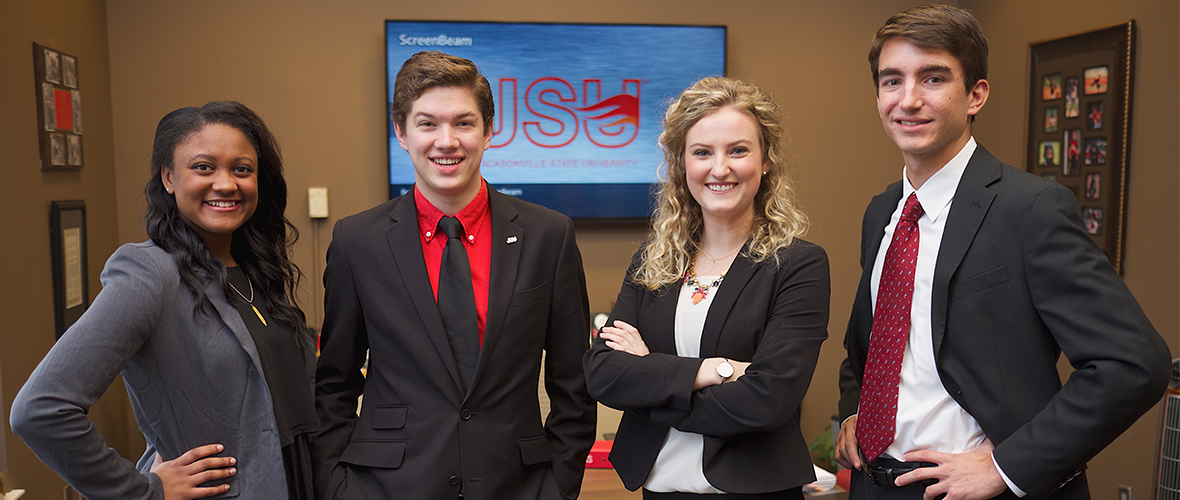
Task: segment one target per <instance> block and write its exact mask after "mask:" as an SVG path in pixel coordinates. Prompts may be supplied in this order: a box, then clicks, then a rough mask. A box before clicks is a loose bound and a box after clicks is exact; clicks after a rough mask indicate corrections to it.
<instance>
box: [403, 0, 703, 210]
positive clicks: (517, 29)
mask: <svg viewBox="0 0 1180 500" xmlns="http://www.w3.org/2000/svg"><path fill="white" fill-rule="evenodd" d="M385 37H386V74H387V78H388V80H387V83H388V85H387V89H388V90H387V97H386V110H388V109H389V106H390V103H391V102H392V99H393V97H392V96H393V84H394V81H395V79H396V77H397V72H398V70H399V69H401V66H402V63H404V62H405V60H406V59H407V58H409V57H410V56H411V55H413V54H414V53H416V52H419V51H422V50H439V51H442V52H446V53H448V54H453V55H456V56H459V57H465V58H467V59H470V60H472V61H474V62H475V64H476V65H478V66H479V68H480V71H481V72H482V73H483V74H484V75H485V76H486V77H487V78H488V81H489V83H491V86H492V94H493V96H494V98H495V104H496V118H495V120H494V123H493V133H494V135H493V136H492V141H491V147H490V148H489V149H488V150H487V151H486V152H485V153H484V156H483V163H482V166H481V171H482V173H483V176H484V178H485V179H487V181H488V183H489V184H490V185H491V186H492V187H493V188H495V189H496V190H498V191H500V192H502V193H505V194H508V195H512V196H516V197H518V198H521V199H524V200H528V201H531V202H534V203H538V204H541V205H544V206H547V207H550V208H553V209H555V210H557V211H559V212H562V213H564V214H566V215H568V216H570V217H573V218H576V219H628V218H646V217H648V216H650V215H651V212H652V208H653V204H654V199H653V197H652V193H651V191H652V184H653V183H655V182H657V181H658V178H659V171H660V169H661V168H662V161H663V155H662V154H661V152H660V149H659V146H658V144H657V137H658V136H659V134H660V131H661V119H662V117H663V111H664V109H665V107H666V106H667V104H668V103H669V102H670V101H671V99H673V98H675V97H676V96H677V95H678V94H679V93H680V91H682V90H684V89H685V88H686V87H688V86H689V85H691V84H692V83H693V82H695V81H697V80H699V79H701V78H703V77H706V76H719V75H724V74H725V27H724V26H665V25H622V24H610V25H607V24H540V23H474V22H434V21H386V22H385ZM413 184H414V168H413V165H412V164H411V163H410V159H409V156H408V155H407V154H406V152H405V151H403V150H402V149H401V146H399V145H398V142H397V137H396V136H395V135H394V129H393V124H392V123H390V124H389V191H390V196H391V197H392V196H400V195H402V194H405V193H407V192H408V191H409V190H410V189H411V188H412V186H413Z"/></svg>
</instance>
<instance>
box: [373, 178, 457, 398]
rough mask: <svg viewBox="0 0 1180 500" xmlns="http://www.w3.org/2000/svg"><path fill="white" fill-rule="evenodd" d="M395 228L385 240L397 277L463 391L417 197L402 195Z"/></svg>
mask: <svg viewBox="0 0 1180 500" xmlns="http://www.w3.org/2000/svg"><path fill="white" fill-rule="evenodd" d="M389 217H390V218H391V219H393V225H392V226H390V227H389V229H387V230H386V231H385V239H386V242H388V244H389V250H390V251H391V252H392V253H393V262H394V265H395V271H396V272H395V273H393V274H394V275H398V276H401V278H402V281H403V282H404V283H405V286H406V288H407V289H408V290H409V294H408V295H409V296H410V301H411V302H413V303H414V308H415V309H416V310H417V311H418V317H419V318H421V319H422V325H423V326H424V327H425V328H426V336H427V337H430V341H431V343H433V344H434V348H435V349H436V350H437V351H438V355H439V357H440V358H442V361H443V364H444V365H446V367H447V371H448V372H449V373H450V374H451V378H452V379H453V380H454V381H455V387H458V388H459V389H460V392H462V391H463V390H464V389H465V388H464V387H462V384H461V383H460V381H459V380H460V379H459V367H458V365H457V364H456V363H455V353H454V352H453V351H451V342H450V341H449V340H447V331H446V330H445V329H444V328H443V323H442V316H440V315H439V312H438V303H436V302H435V301H434V289H433V287H431V286H430V276H429V275H427V274H426V258H425V257H424V256H423V254H422V245H421V244H420V243H419V241H421V240H420V237H419V236H418V214H417V211H416V210H415V209H414V197H413V196H412V195H407V196H403V197H402V198H401V200H400V201H398V203H397V204H396V205H394V207H393V211H391V212H390V213H389Z"/></svg>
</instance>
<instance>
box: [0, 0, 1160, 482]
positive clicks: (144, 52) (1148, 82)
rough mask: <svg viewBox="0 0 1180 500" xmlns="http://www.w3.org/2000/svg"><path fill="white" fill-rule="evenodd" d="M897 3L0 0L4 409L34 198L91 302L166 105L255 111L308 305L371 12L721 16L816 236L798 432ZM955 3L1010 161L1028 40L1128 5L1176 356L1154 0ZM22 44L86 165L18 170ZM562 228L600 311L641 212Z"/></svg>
mask: <svg viewBox="0 0 1180 500" xmlns="http://www.w3.org/2000/svg"><path fill="white" fill-rule="evenodd" d="M919 3H923V2H920V1H901V0H888V1H872V2H870V1H864V0H833V1H823V0H800V1H796V2H780V1H770V0H766V1H748V2H716V1H708V0H685V1H674V0H649V1H644V2H634V1H624V0H601V1H596V2H593V3H591V4H589V5H588V4H587V3H585V2H571V1H552V0H550V1H542V0H506V1H503V2H495V3H491V2H481V1H474V0H456V1H453V2H448V3H447V4H446V5H447V8H446V9H445V11H441V10H440V9H439V8H438V6H437V4H434V3H430V2H404V1H403V2H389V1H378V0H354V1H350V2H331V3H328V2H322V1H316V0H290V1H277V0H258V1H253V2H236V1H230V0H210V1H204V2H185V1H174V2H158V1H154V0H107V1H106V2H105V10H104V2H101V1H86V0H49V1H46V0H42V1H38V2H33V1H23V2H22V1H16V2H0V44H2V45H0V64H4V67H6V68H15V69H16V70H17V71H4V72H0V82H3V83H4V85H3V87H0V88H5V89H18V90H19V89H26V91H23V92H24V93H22V92H15V93H4V94H0V150H3V151H5V152H6V153H7V154H6V155H5V158H6V159H7V161H8V163H10V164H11V165H7V166H6V167H5V168H6V170H7V171H9V172H12V173H11V174H9V175H10V176H9V179H10V182H9V183H10V184H14V187H15V188H16V189H11V190H10V191H15V193H10V194H9V195H7V196H5V197H3V198H2V200H3V201H0V203H3V205H0V206H3V207H5V208H8V209H9V210H8V213H9V214H17V215H18V216H16V217H9V218H8V219H7V220H6V222H4V223H3V226H2V227H3V228H4V230H3V233H0V234H4V235H5V236H6V238H5V239H6V240H7V241H13V240H9V238H14V237H15V241H20V242H21V244H20V245H12V244H8V245H3V246H2V247H3V250H0V252H2V253H0V262H4V263H5V264H4V265H3V266H0V287H2V288H0V290H2V291H3V292H2V293H3V296H2V297H3V299H4V300H2V301H0V304H3V306H0V307H3V309H0V311H3V317H4V318H6V319H7V320H8V322H7V325H6V326H8V327H9V329H8V330H7V332H6V333H4V334H3V343H2V345H3V346H4V347H3V350H0V367H2V369H3V377H2V379H3V381H4V383H5V385H4V386H3V396H4V398H5V399H4V408H5V409H6V410H7V408H8V407H9V405H10V404H11V398H12V397H13V396H14V395H15V393H16V390H17V389H18V388H19V387H20V385H21V384H22V383H23V381H24V380H25V378H26V377H27V375H28V373H29V372H30V371H31V370H32V368H33V366H34V365H35V363H36V361H37V360H39V359H40V357H41V356H42V355H43V354H44V352H45V350H47V349H48V347H49V346H50V345H51V344H52V335H53V322H52V302H51V301H50V300H51V279H50V277H49V276H50V275H49V263H48V253H49V251H48V241H46V240H47V239H46V238H45V229H46V227H45V224H46V218H47V217H46V213H47V209H48V202H49V200H56V199H75V198H81V199H85V200H86V201H87V204H88V208H89V223H90V234H91V236H90V245H89V251H90V270H91V277H90V279H91V288H92V290H91V296H92V297H93V296H94V294H95V293H97V291H98V279H97V276H98V272H99V270H101V267H102V262H103V261H104V260H105V258H106V257H107V256H108V255H109V254H110V253H111V252H112V251H113V250H114V248H115V247H116V246H117V245H118V244H119V243H123V242H129V241H139V240H142V239H144V235H143V231H142V229H141V221H140V217H141V210H142V203H143V200H142V196H141V192H142V189H143V185H144V183H145V182H146V180H147V171H148V158H149V155H150V148H151V140H152V133H153V131H154V128H155V124H156V122H157V121H158V120H159V118H160V117H162V116H163V115H164V114H165V113H167V112H168V111H170V110H172V109H175V108H177V107H181V106H188V105H197V104H201V103H204V102H206V101H210V100H216V99H236V100H239V101H242V102H243V103H245V104H246V105H248V106H250V107H252V108H253V109H255V110H256V111H258V112H259V113H260V114H261V115H262V116H263V118H264V119H266V120H267V122H268V123H269V124H270V125H271V127H272V129H273V130H274V132H275V134H276V135H277V136H278V138H279V140H280V142H281V144H282V145H283V148H284V154H285V157H286V160H287V166H288V182H289V186H290V190H291V193H292V196H291V200H290V204H289V205H290V208H291V210H290V211H289V212H288V216H289V217H291V219H292V222H294V223H295V224H296V225H297V226H298V227H299V229H300V231H301V232H302V238H301V240H300V243H299V245H298V246H297V248H296V251H295V259H296V262H297V263H298V264H299V266H300V267H302V268H303V270H304V271H305V273H307V275H308V280H307V281H306V282H305V285H306V286H305V289H306V290H307V292H306V297H305V298H304V300H303V305H304V308H305V310H306V311H308V313H309V316H310V317H312V318H313V319H315V320H316V321H317V322H318V317H319V313H318V307H316V302H317V301H318V297H319V296H320V294H319V292H318V288H317V287H318V284H319V276H318V273H319V271H320V270H321V269H322V259H323V252H324V249H325V248H326V246H327V244H328V240H329V239H330V236H331V233H330V231H331V224H332V223H333V222H334V221H335V220H336V219H338V218H340V217H342V216H346V215H349V214H352V213H356V212H359V211H361V210H363V209H366V208H369V207H371V206H373V205H376V204H378V203H380V202H381V201H383V200H385V199H386V197H387V194H386V193H387V188H386V182H387V178H386V174H385V171H384V168H385V161H386V160H385V158H386V141H385V131H386V125H385V123H386V113H385V110H384V109H383V107H382V104H381V103H382V102H384V98H385V91H384V85H385V77H384V74H385V73H384V71H385V68H384V49H383V35H382V20H384V19H387V18H388V19H424V20H426V19H447V20H479V21H545V22H623V23H660V24H723V25H726V26H728V27H729V39H728V43H729V51H728V56H729V73H730V74H731V75H733V76H736V77H739V78H743V79H748V80H752V81H755V82H757V83H760V84H762V85H763V86H765V87H766V88H767V89H768V90H770V91H771V92H772V93H773V94H774V95H775V96H776V98H777V99H778V100H779V101H780V103H781V104H782V105H783V107H784V108H785V110H786V113H787V115H788V119H787V120H786V127H787V130H788V132H789V133H790V135H791V137H792V143H791V148H790V149H791V152H792V153H793V155H794V168H795V176H796V179H797V185H798V189H799V192H800V196H801V198H802V201H803V203H804V208H805V209H806V210H807V212H808V213H809V215H810V216H811V219H812V223H813V228H812V232H811V235H810V237H809V239H811V240H813V241H815V242H817V243H819V244H821V245H822V246H824V248H826V249H827V250H828V253H829V256H830V258H831V261H832V283H833V292H832V321H831V325H830V327H829V331H830V335H831V338H830V340H829V341H828V342H827V343H826V344H825V346H824V350H823V352H822V354H821V358H820V364H819V368H818V369H817V371H816V378H815V380H814V382H813V383H812V388H811V391H810V392H809V394H808V396H807V398H806V399H805V401H804V407H803V429H804V432H805V434H806V435H807V437H808V439H810V438H812V437H814V436H815V435H816V434H818V433H819V432H821V431H822V429H823V428H824V426H825V425H826V421H827V418H828V416H829V415H831V414H832V413H834V412H835V411H836V407H835V406H836V399H837V389H836V375H835V374H836V369H837V366H838V364H839V361H840V359H841V358H842V357H843V352H842V349H841V346H840V341H841V340H842V338H843V328H844V324H845V322H846V321H847V317H848V312H849V310H850V309H851V298H852V294H853V292H854V288H855V284H856V281H857V278H858V277H859V269H858V266H857V263H856V262H857V257H858V255H857V253H858V243H859V242H858V238H859V234H858V231H859V224H860V218H861V213H862V211H863V209H864V206H865V204H866V203H867V202H868V199H869V198H870V197H871V196H872V195H874V194H876V193H877V192H879V191H880V190H881V189H882V188H883V187H884V186H885V185H886V184H888V183H889V182H892V181H894V180H896V179H897V178H898V177H899V173H900V170H901V159H900V156H899V155H898V154H897V151H896V148H895V147H894V146H893V145H892V143H891V142H889V140H888V139H887V138H886V137H885V135H884V134H883V133H882V132H881V128H880V124H879V121H878V119H877V117H876V114H875V112H874V106H873V93H872V85H871V82H870V80H869V75H868V68H867V64H866V63H865V52H866V48H867V43H868V40H869V38H870V37H871V35H872V33H873V31H874V30H875V28H876V27H877V26H878V25H879V23H880V22H881V21H882V20H884V19H885V18H886V17H887V16H888V15H889V14H891V13H893V12H896V11H900V10H902V9H905V8H907V7H910V6H913V5H917V4H919ZM958 3H959V4H961V5H963V6H965V7H968V8H971V9H974V10H975V11H976V12H977V14H978V15H979V18H980V21H981V23H982V24H983V26H984V29H985V31H987V32H988V34H989V38H990V40H991V42H992V45H993V49H992V50H993V53H992V58H991V62H992V74H991V81H992V87H993V94H992V97H991V101H990V102H989V104H988V106H987V108H985V110H984V112H983V114H982V115H981V117H980V119H979V121H978V122H977V123H978V125H977V127H976V136H977V138H978V139H979V141H980V142H981V143H983V144H985V145H987V147H989V149H991V150H992V151H993V152H994V153H996V154H997V156H999V157H1000V158H1001V159H1005V160H1007V161H1010V162H1017V161H1018V160H1019V159H1020V158H1023V155H1022V151H1023V149H1022V148H1023V145H1022V144H1023V139H1022V137H1023V123H1024V119H1023V113H1024V93H1025V86H1026V84H1025V83H1024V74H1025V72H1026V71H1027V46H1028V43H1029V42H1031V41H1036V40H1041V39H1045V38H1049V37H1053V36H1058V35H1063V34H1068V33H1072V32H1075V31H1080V30H1085V29H1090V28H1094V27H1098V26H1101V25H1105V24H1108V23H1111V22H1117V21H1122V20H1125V19H1127V18H1132V17H1134V18H1137V19H1138V20H1139V22H1140V25H1141V28H1142V30H1141V36H1140V43H1141V47H1140V52H1139V61H1140V66H1139V74H1138V76H1139V85H1138V87H1137V89H1136V93H1137V95H1136V98H1137V103H1138V106H1137V107H1136V109H1135V112H1136V115H1135V124H1134V136H1133V138H1132V141H1133V147H1134V151H1133V154H1134V156H1133V158H1132V168H1131V181H1130V182H1131V184H1130V207H1129V209H1128V211H1129V217H1130V219H1129V221H1128V239H1127V265H1126V267H1127V273H1126V279H1127V282H1128V284H1129V285H1130V286H1131V288H1132V290H1133V291H1134V292H1135V294H1136V296H1137V297H1138V298H1139V299H1140V301H1141V302H1142V303H1143V306H1144V309H1145V310H1146V311H1147V314H1148V316H1149V317H1150V318H1151V319H1152V320H1153V322H1154V323H1155V324H1156V326H1157V328H1158V329H1159V330H1160V331H1161V332H1162V333H1163V334H1164V335H1165V337H1166V338H1167V339H1168V341H1169V343H1170V344H1171V345H1172V350H1173V352H1176V350H1177V344H1178V342H1180V339H1178V338H1177V330H1178V328H1180V325H1178V319H1180V316H1178V315H1180V313H1178V312H1177V307H1176V305H1177V304H1178V303H1180V290H1178V285H1180V271H1178V269H1177V267H1178V263H1180V262H1178V261H1180V258H1178V255H1180V250H1178V248H1177V246H1178V245H1177V244H1178V242H1180V241H1178V240H1180V236H1178V234H1177V232H1178V226H1180V222H1178V221H1180V208H1178V206H1177V198H1178V196H1177V195H1178V194H1180V193H1178V190H1180V179H1178V178H1177V173H1176V172H1177V164H1176V163H1177V162H1176V155H1175V153H1176V146H1175V144H1176V139H1177V137H1180V125H1178V123H1177V120H1178V118H1177V116H1180V105H1178V104H1177V97H1178V92H1177V84H1176V82H1177V80H1178V78H1180V75H1177V72H1178V69H1180V64H1178V62H1180V56H1178V55H1177V50H1178V49H1177V46H1178V39H1180V36H1178V34H1177V30H1178V24H1180V19H1178V17H1180V16H1178V15H1177V12H1176V4H1175V2H1171V1H1167V2H1161V1H1158V0H1157V1H1148V0H1128V1H1124V2H1117V3H1116V2H1106V1H1103V0H1076V1H1071V2H1064V1H1058V0H1040V1H1038V2H1032V3H1031V5H1030V4H1029V3H1028V2H1021V1H1016V0H989V1H981V0H975V1H968V0H964V1H961V2H958ZM209 13H217V14H218V15H217V16H210V15H209ZM1047 19H1051V20H1053V23H1049V22H1046V21H1045V20H1047ZM34 40H35V41H37V42H40V43H43V44H46V45H50V46H53V47H57V48H59V49H61V50H63V51H66V52H69V53H73V54H75V55H77V56H79V60H80V71H81V78H82V83H83V86H84V87H83V88H84V90H85V92H86V96H87V99H86V108H85V109H86V112H87V118H86V119H87V137H86V146H87V150H86V163H87V167H86V168H84V169H82V171H81V172H77V173H66V174H58V173H48V174H47V173H41V172H39V171H38V170H37V169H36V157H37V152H36V151H37V150H36V141H37V140H36V135H35V132H34V131H35V126H36V119H35V116H36V115H34V114H33V113H34V112H35V109H36V108H35V100H34V93H33V89H32V65H31V52H32V49H31V43H32V41H34ZM108 44H109V46H108ZM108 53H109V66H108V64H107V59H108ZM477 62H478V61H477ZM108 67H109V72H108ZM108 82H109V84H108ZM108 95H109V100H108V98H107V96H108ZM1018 166H1019V165H1018ZM310 186H326V187H328V189H329V197H330V201H331V203H330V209H331V215H332V217H331V218H330V219H329V220H327V221H322V222H319V223H316V224H313V223H312V222H311V221H310V220H309V219H308V218H307V216H306V215H305V214H306V213H307V201H306V196H305V195H304V193H305V192H306V190H307V188H308V187H310ZM577 229H578V241H579V245H580V247H581V249H582V253H583V258H584V260H585V264H586V273H587V278H588V285H589V294H590V302H591V308H592V309H593V310H595V311H602V310H607V309H608V308H609V306H610V303H611V301H612V300H613V298H614V296H615V294H616V292H617V290H618V285H619V282H620V280H621V278H622V273H623V270H624V268H625V266H626V264H627V262H628V259H629V257H630V254H631V252H632V251H633V250H634V248H635V246H636V244H637V243H638V241H639V240H640V239H641V238H642V237H643V234H644V228H643V227H642V226H641V225H638V224H578V227H577ZM14 263H15V264H14ZM116 387H117V386H116ZM112 392H118V391H112ZM124 398H125V396H124ZM125 407H126V405H125V404H123V405H122V408H123V409H124V410H125ZM1156 417H1157V414H1156V413H1155V412H1153V413H1150V414H1149V415H1148V416H1147V417H1145V418H1144V419H1143V421H1141V422H1140V424H1138V425H1137V426H1136V427H1135V428H1134V429H1133V430H1132V432H1131V433H1129V434H1128V435H1127V436H1124V437H1123V438H1121V439H1120V440H1118V441H1117V442H1116V443H1115V444H1114V445H1113V446H1112V447H1111V448H1110V449H1109V450H1108V451H1106V452H1104V453H1103V454H1102V455H1100V456H1099V457H1098V458H1097V459H1096V460H1095V461H1094V462H1092V463H1091V481H1092V482H1091V484H1092V488H1093V491H1094V492H1095V495H1096V496H1097V497H1098V498H1102V497H1106V496H1107V495H1113V491H1114V485H1116V484H1119V483H1124V484H1131V485H1133V486H1134V487H1135V489H1136V491H1137V493H1138V494H1139V495H1143V494H1146V493H1147V492H1148V491H1149V481H1150V479H1151V478H1150V456H1151V454H1152V453H1153V452H1154V449H1153V447H1154V436H1153V435H1152V434H1153V432H1154V429H1155V420H1154V419H1155V418H1156ZM112 421H113V422H119V421H121V422H124V423H126V422H131V418H130V417H129V416H127V415H123V417H122V419H119V418H115V419H114V420H112ZM133 425H134V424H133V422H132V423H131V426H132V428H133ZM608 427H609V425H608ZM5 428H6V429H7V426H5ZM6 432H7V430H6ZM104 432H105V431H104ZM109 432H111V433H112V435H118V433H117V432H116V431H114V430H112V431H109ZM8 437H9V441H8V447H7V448H8V458H9V468H10V473H11V476H12V480H13V481H14V482H15V483H16V485H17V486H19V487H26V488H30V494H29V496H26V498H31V499H34V500H37V499H42V498H45V499H48V498H60V491H61V490H60V487H61V483H60V481H59V480H56V479H55V478H54V476H53V475H52V474H51V473H49V472H48V471H47V470H44V468H43V467H41V466H40V465H39V464H37V462H36V460H35V459H34V458H33V457H32V455H31V453H29V452H28V450H27V449H25V448H24V447H23V445H20V444H19V443H20V441H19V440H15V441H14V440H13V438H12V436H11V435H10V436H8ZM108 437H109V436H108ZM136 439H138V438H136ZM140 446H142V444H140ZM134 453H135V452H126V454H128V455H129V456H134Z"/></svg>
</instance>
